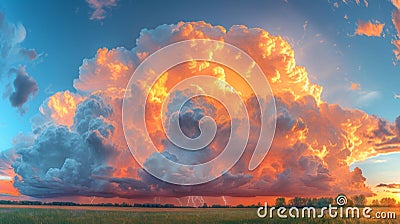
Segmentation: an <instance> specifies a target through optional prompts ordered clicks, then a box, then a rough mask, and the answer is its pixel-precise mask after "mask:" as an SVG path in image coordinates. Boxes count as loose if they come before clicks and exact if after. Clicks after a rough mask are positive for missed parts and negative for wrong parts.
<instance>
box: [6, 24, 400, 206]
mask: <svg viewBox="0 0 400 224" xmlns="http://www.w3.org/2000/svg"><path fill="white" fill-rule="evenodd" d="M160 36H162V37H163V38H159V37H160ZM204 38H207V39H214V40H220V41H225V42H227V43H230V44H233V45H235V46H237V47H239V48H240V49H242V50H243V51H245V52H247V53H248V54H249V55H250V56H251V57H252V58H253V59H254V60H255V61H256V62H257V63H258V65H259V66H260V68H261V69H262V70H263V72H264V73H265V75H266V78H267V80H268V81H269V82H270V84H271V88H272V90H273V92H274V95H275V101H276V106H277V129H276V136H275V139H274V141H273V143H272V147H271V150H270V152H269V154H268V156H267V158H266V159H265V160H264V161H263V162H262V163H261V165H260V166H259V167H258V168H257V169H256V170H254V171H248V170H247V167H248V162H249V159H250V157H251V154H252V149H254V145H255V144H256V141H257V140H256V139H254V138H253V137H252V136H250V139H249V143H248V149H247V150H246V151H245V153H244V155H243V156H242V158H241V159H240V160H239V161H238V163H237V164H236V165H235V166H234V167H233V168H232V169H231V170H230V171H229V172H227V173H226V174H224V175H223V176H221V177H220V178H218V179H216V180H214V181H212V182H209V183H206V184H202V185H196V186H176V185H172V184H168V183H165V182H163V181H160V180H158V179H156V178H154V177H153V176H151V175H149V174H148V173H147V172H145V171H144V170H143V169H142V168H141V167H140V166H139V165H138V164H137V163H136V162H135V160H134V159H133V158H132V156H131V154H130V152H129V149H128V147H127V144H126V142H125V139H124V135H123V130H122V123H121V120H122V119H121V117H122V111H121V108H122V100H123V95H124V91H125V88H126V85H127V81H128V80H129V78H130V76H131V74H133V72H134V70H135V68H136V67H137V66H138V65H139V63H140V62H141V61H143V60H144V59H145V58H146V57H148V56H149V55H151V54H152V53H153V52H155V51H156V50H158V49H160V48H162V47H164V46H166V45H169V44H171V43H175V42H178V41H182V40H188V39H204ZM136 43H137V46H136V47H135V48H133V49H131V50H127V49H125V48H115V49H110V50H109V49H104V48H103V49H99V50H98V51H97V54H96V55H95V57H94V58H92V59H86V60H84V62H83V65H82V66H81V67H80V74H79V79H77V80H75V81H74V87H75V88H76V89H77V91H78V93H70V92H60V93H56V94H54V95H53V96H51V97H50V98H49V99H48V100H46V101H45V102H44V103H43V105H42V107H41V110H40V111H41V114H42V115H40V116H41V118H40V119H37V120H39V123H38V124H35V129H34V130H33V135H34V138H35V140H34V141H33V142H32V143H31V144H30V145H24V147H20V146H18V145H17V146H15V148H14V151H15V159H14V160H13V161H12V162H11V163H12V165H11V166H12V170H11V171H9V172H8V173H11V172H12V173H14V175H15V180H14V186H15V187H16V188H17V189H18V190H19V192H20V193H21V194H24V195H29V196H33V197H40V198H46V197H58V196H100V197H122V198H143V197H153V196H154V195H157V196H165V197H182V196H189V195H201V196H222V195H225V196H260V195H276V196H302V195H303V196H321V195H336V194H338V193H346V194H350V195H351V194H360V193H364V194H366V195H371V194H372V192H371V190H370V189H369V188H368V187H367V186H366V184H365V181H366V178H365V177H364V176H363V174H362V170H361V169H359V168H355V169H354V170H350V164H352V163H353V162H355V161H360V160H364V159H366V158H368V157H371V156H375V155H377V154H379V153H388V152H393V151H399V149H400V148H399V145H400V138H399V131H398V130H399V128H398V125H396V124H394V123H390V122H387V121H385V120H384V119H381V118H379V117H376V116H371V115H368V114H366V113H365V112H363V111H360V110H354V109H346V108H342V107H341V106H339V105H336V104H329V103H326V102H324V101H323V100H322V99H321V92H322V87H321V86H319V85H317V84H314V83H312V82H311V81H310V80H309V78H308V74H307V70H306V68H304V67H301V66H298V65H296V61H295V58H294V51H293V50H292V48H291V47H290V45H289V44H288V43H287V42H286V41H285V40H284V39H283V38H282V37H280V36H273V35H271V34H270V33H268V32H267V31H265V30H262V29H259V28H247V27H246V26H242V25H240V26H232V27H231V28H230V29H229V30H226V29H225V28H224V27H221V26H213V25H211V24H208V23H205V22H188V23H186V22H180V23H178V24H172V25H162V26H159V27H157V28H155V29H153V30H143V31H142V32H141V34H140V37H139V38H138V40H137V41H136ZM202 73H210V74H212V75H214V76H217V77H219V78H220V79H226V80H227V81H229V80H230V79H232V77H234V75H235V74H234V72H233V71H231V70H230V69H229V68H227V67H224V66H221V65H219V64H215V63H208V62H196V61H193V62H191V63H187V64H182V65H180V66H178V67H177V68H176V69H171V70H170V71H168V72H167V73H166V74H164V75H163V76H162V78H160V79H159V80H158V82H157V83H156V85H157V89H156V90H155V91H154V92H152V93H151V94H152V97H151V99H149V101H148V105H147V106H148V107H149V108H150V110H149V111H150V112H149V113H148V114H146V116H148V118H149V119H148V124H147V125H148V127H149V132H150V133H149V134H150V136H152V138H153V141H154V144H155V145H157V146H158V147H159V148H160V151H162V153H163V154H164V156H166V157H167V158H169V159H171V160H176V161H180V160H182V161H183V160H184V161H186V162H188V163H191V164H192V163H199V162H204V161H207V160H209V159H210V158H212V157H214V156H215V155H217V154H218V153H219V149H220V148H221V147H222V146H224V144H225V143H226V141H227V138H228V137H229V135H230V132H229V130H230V129H229V124H230V122H229V119H226V113H225V112H224V110H222V109H221V108H220V107H221V105H218V104H217V103H215V102H213V101H211V100H204V101H202V100H193V101H190V102H188V104H187V105H185V107H183V110H182V111H181V114H178V116H179V117H175V119H176V118H179V119H180V121H181V122H183V123H182V128H183V131H184V132H185V133H187V134H188V135H192V136H196V133H197V134H198V131H199V130H198V126H197V125H196V124H198V122H199V120H200V119H201V118H202V116H205V115H207V116H213V117H214V118H215V120H216V121H217V126H218V130H217V138H216V139H215V140H214V141H213V142H212V143H211V144H210V145H209V146H208V147H207V148H206V149H205V150H203V151H201V152H194V153H190V152H187V153H186V154H185V152H182V151H183V150H180V149H179V148H177V147H176V146H174V145H173V144H171V143H169V141H168V139H166V138H165V135H163V134H162V133H163V129H162V126H161V123H160V122H159V121H160V120H159V115H158V114H156V113H155V112H153V111H156V109H157V108H159V107H160V102H162V100H163V99H165V96H166V94H167V91H168V90H169V89H170V88H171V85H173V84H174V83H176V82H178V81H179V80H181V79H182V78H184V77H185V75H184V74H193V75H197V74H202ZM243 93H245V90H243ZM180 94H185V93H184V92H182V93H180ZM243 95H246V94H243ZM137 97H141V96H140V91H139V90H138V95H137ZM178 97H180V95H179V94H177V95H175V96H172V97H171V101H170V102H168V104H169V106H171V108H172V107H173V103H174V99H177V98H178ZM253 97H254V96H251V95H248V96H246V98H245V104H246V107H247V108H248V111H249V113H250V114H251V116H250V117H251V121H250V123H251V124H255V126H254V127H252V128H253V129H252V132H254V133H256V132H257V131H259V129H257V117H258V116H259V115H258V114H259V113H260V111H258V110H257V109H256V108H257V106H256V101H255V100H254V98H253ZM153 109H154V110H153ZM171 119H174V117H173V116H172V117H171ZM167 123H168V122H167ZM397 123H398V122H397ZM167 128H168V127H167ZM134 147H138V148H143V149H146V148H147V147H148V145H146V143H145V142H139V141H138V142H137V143H135V146H134ZM146 162H147V163H149V164H154V165H155V166H157V167H158V168H159V169H160V170H164V171H165V170H168V169H169V167H165V166H164V165H163V164H160V163H158V161H157V159H156V158H153V157H149V158H148V159H147V161H146Z"/></svg>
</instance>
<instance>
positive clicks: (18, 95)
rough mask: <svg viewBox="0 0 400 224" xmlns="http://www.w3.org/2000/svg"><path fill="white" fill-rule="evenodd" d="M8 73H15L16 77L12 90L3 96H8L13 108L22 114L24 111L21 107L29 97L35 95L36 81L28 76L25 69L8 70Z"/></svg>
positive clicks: (37, 88) (36, 89)
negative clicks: (16, 108)
mask: <svg viewBox="0 0 400 224" xmlns="http://www.w3.org/2000/svg"><path fill="white" fill-rule="evenodd" d="M10 73H11V74H12V73H15V75H16V77H15V80H14V82H13V88H10V89H9V91H10V92H8V93H6V94H5V96H8V98H9V100H10V102H11V105H12V106H13V107H18V108H19V110H20V112H21V113H23V112H24V111H25V109H24V108H23V105H24V104H25V103H26V102H27V101H28V99H29V97H33V96H35V95H36V93H37V91H38V90H39V87H38V85H37V83H36V81H35V80H34V79H33V78H32V77H31V76H29V75H28V73H27V72H26V70H25V67H19V68H18V69H10Z"/></svg>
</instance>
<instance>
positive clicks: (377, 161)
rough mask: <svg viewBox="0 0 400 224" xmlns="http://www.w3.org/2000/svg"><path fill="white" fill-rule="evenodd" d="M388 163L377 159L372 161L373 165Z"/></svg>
mask: <svg viewBox="0 0 400 224" xmlns="http://www.w3.org/2000/svg"><path fill="white" fill-rule="evenodd" d="M386 162H387V160H386V159H376V160H373V161H372V163H386Z"/></svg>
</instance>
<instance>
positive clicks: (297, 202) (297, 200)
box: [289, 197, 307, 207]
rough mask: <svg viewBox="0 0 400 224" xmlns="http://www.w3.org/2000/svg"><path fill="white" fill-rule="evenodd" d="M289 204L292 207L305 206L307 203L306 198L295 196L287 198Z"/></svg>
mask: <svg viewBox="0 0 400 224" xmlns="http://www.w3.org/2000/svg"><path fill="white" fill-rule="evenodd" d="M289 204H290V205H292V206H294V207H305V206H306V205H307V198H301V197H295V198H293V199H290V200H289Z"/></svg>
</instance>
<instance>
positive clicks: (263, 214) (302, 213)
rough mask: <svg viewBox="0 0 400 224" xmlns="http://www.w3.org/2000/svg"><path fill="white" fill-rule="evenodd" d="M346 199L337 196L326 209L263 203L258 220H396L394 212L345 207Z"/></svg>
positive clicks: (258, 213)
mask: <svg viewBox="0 0 400 224" xmlns="http://www.w3.org/2000/svg"><path fill="white" fill-rule="evenodd" d="M347 202H348V201H347V197H346V196H345V195H339V196H338V197H337V198H336V205H335V206H334V205H332V204H329V205H328V206H326V207H321V208H315V207H312V206H311V207H301V208H298V207H294V206H293V207H283V206H280V207H268V203H267V202H265V203H264V206H260V207H259V208H258V209H257V216H258V217H259V218H270V219H272V218H275V217H278V218H280V219H288V218H293V219H298V218H302V219H303V218H314V219H316V218H356V219H360V218H366V219H396V212H392V211H375V212H373V209H372V208H371V207H368V206H366V207H356V206H346V205H347Z"/></svg>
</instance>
